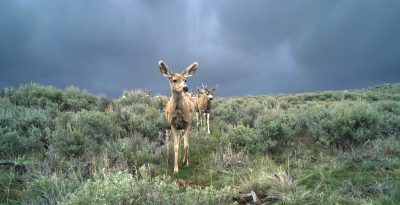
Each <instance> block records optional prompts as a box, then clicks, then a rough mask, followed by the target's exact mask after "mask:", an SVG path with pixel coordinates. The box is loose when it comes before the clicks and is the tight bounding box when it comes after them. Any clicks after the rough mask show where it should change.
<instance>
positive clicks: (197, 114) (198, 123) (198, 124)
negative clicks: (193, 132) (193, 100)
mask: <svg viewBox="0 0 400 205" xmlns="http://www.w3.org/2000/svg"><path fill="white" fill-rule="evenodd" d="M196 121H197V130H199V128H200V122H199V113H198V112H196Z"/></svg>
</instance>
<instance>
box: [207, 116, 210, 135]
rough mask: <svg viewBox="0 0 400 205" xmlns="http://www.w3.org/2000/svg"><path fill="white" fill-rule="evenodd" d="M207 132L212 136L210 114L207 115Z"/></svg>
mask: <svg viewBox="0 0 400 205" xmlns="http://www.w3.org/2000/svg"><path fill="white" fill-rule="evenodd" d="M207 131H208V134H210V113H207Z"/></svg>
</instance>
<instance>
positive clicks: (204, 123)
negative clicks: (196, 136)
mask: <svg viewBox="0 0 400 205" xmlns="http://www.w3.org/2000/svg"><path fill="white" fill-rule="evenodd" d="M202 115H203V116H202V121H203V124H202V126H201V127H202V128H203V130H206V123H207V113H203V114H202Z"/></svg>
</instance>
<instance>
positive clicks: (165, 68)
mask: <svg viewBox="0 0 400 205" xmlns="http://www.w3.org/2000/svg"><path fill="white" fill-rule="evenodd" d="M158 68H159V69H160V72H161V74H163V76H165V77H167V78H170V77H171V76H172V73H171V71H170V70H169V68H168V66H167V64H165V63H164V61H160V62H158Z"/></svg>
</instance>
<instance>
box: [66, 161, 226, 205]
mask: <svg viewBox="0 0 400 205" xmlns="http://www.w3.org/2000/svg"><path fill="white" fill-rule="evenodd" d="M139 170H140V176H137V177H134V176H133V175H132V174H129V173H127V172H118V173H112V174H104V175H100V176H97V177H94V179H93V180H89V181H87V182H86V183H85V184H84V185H83V186H81V187H80V189H79V190H78V191H77V192H75V193H73V194H70V195H69V196H68V198H69V199H68V200H67V201H66V202H65V203H63V204H229V203H230V202H231V198H230V196H231V189H230V188H229V187H226V188H224V189H221V190H217V189H215V188H214V187H212V186H210V187H207V188H205V189H199V188H186V189H182V188H181V187H180V186H178V185H176V184H174V183H172V182H171V180H170V179H169V178H166V177H155V178H151V177H150V176H149V175H147V174H144V173H146V171H144V170H143V169H142V168H139Z"/></svg>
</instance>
